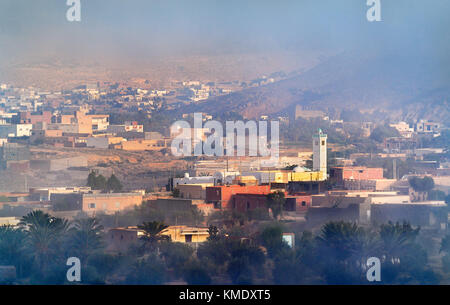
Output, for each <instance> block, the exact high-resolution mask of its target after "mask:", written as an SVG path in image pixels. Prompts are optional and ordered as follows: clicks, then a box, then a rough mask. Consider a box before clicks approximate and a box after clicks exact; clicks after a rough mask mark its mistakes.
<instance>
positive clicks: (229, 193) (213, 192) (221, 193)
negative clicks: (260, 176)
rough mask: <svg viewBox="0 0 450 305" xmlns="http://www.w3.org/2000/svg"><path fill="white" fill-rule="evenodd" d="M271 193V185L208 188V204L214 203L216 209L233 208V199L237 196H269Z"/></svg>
mask: <svg viewBox="0 0 450 305" xmlns="http://www.w3.org/2000/svg"><path fill="white" fill-rule="evenodd" d="M269 193H270V186H269V185H257V186H240V185H225V186H213V187H207V188H206V202H208V203H213V204H214V208H216V209H231V208H233V197H234V195H236V194H257V195H258V194H259V195H268V194H269Z"/></svg>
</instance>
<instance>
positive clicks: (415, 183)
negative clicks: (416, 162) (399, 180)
mask: <svg viewBox="0 0 450 305" xmlns="http://www.w3.org/2000/svg"><path fill="white" fill-rule="evenodd" d="M408 182H409V185H411V187H412V188H413V189H414V191H416V192H429V191H431V190H432V189H433V188H434V180H433V178H431V177H429V176H425V177H423V178H420V177H416V176H414V177H411V178H409V179H408Z"/></svg>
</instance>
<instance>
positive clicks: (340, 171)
mask: <svg viewBox="0 0 450 305" xmlns="http://www.w3.org/2000/svg"><path fill="white" fill-rule="evenodd" d="M376 179H384V177H383V168H369V167H364V166H359V167H355V166H348V167H332V168H330V181H331V182H332V183H335V184H337V185H340V186H343V185H344V181H345V180H376Z"/></svg>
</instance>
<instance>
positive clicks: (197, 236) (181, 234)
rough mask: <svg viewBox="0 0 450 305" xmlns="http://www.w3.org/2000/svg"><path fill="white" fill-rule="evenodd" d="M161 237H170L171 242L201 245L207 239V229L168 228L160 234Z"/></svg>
mask: <svg viewBox="0 0 450 305" xmlns="http://www.w3.org/2000/svg"><path fill="white" fill-rule="evenodd" d="M161 234H162V235H166V236H170V240H171V241H172V242H180V243H201V242H205V241H206V240H207V239H208V237H209V233H208V228H198V227H197V228H196V227H188V226H170V227H168V228H167V229H165V230H164V231H162V232H161Z"/></svg>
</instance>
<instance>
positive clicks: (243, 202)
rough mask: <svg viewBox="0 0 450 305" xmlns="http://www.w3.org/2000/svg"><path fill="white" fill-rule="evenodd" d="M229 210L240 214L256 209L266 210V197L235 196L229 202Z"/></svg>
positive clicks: (253, 195) (258, 195)
mask: <svg viewBox="0 0 450 305" xmlns="http://www.w3.org/2000/svg"><path fill="white" fill-rule="evenodd" d="M231 208H232V209H233V210H236V211H238V212H241V213H242V212H247V211H250V210H254V209H258V208H267V195H264V194H236V195H234V196H233V199H232V201H231Z"/></svg>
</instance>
